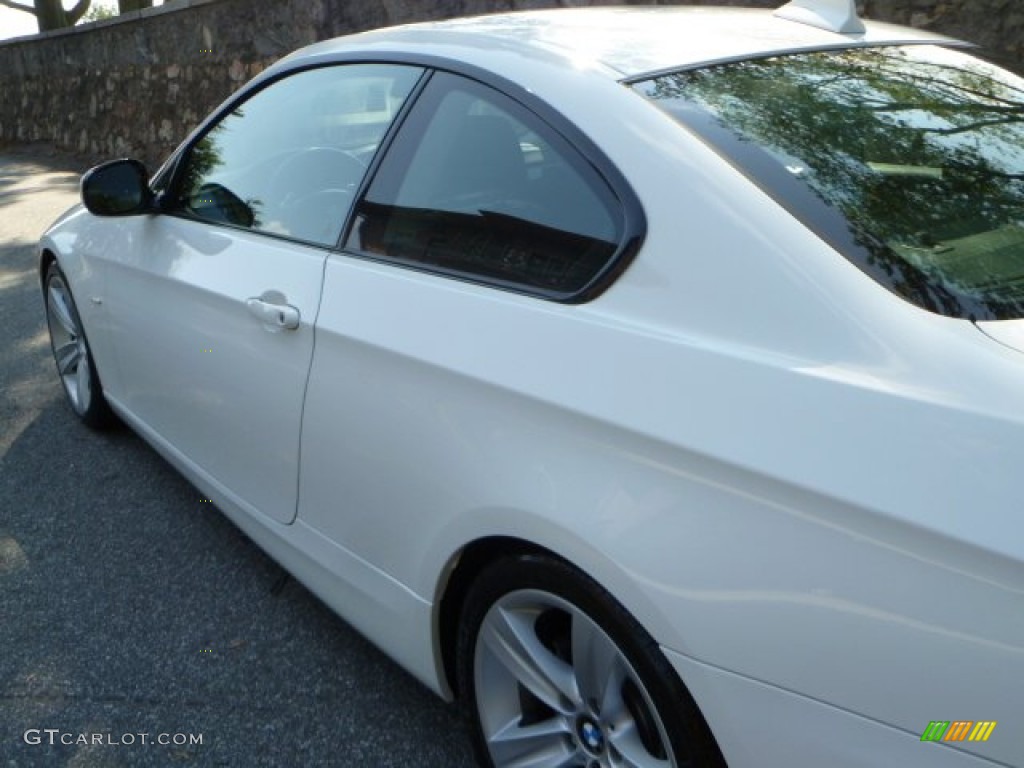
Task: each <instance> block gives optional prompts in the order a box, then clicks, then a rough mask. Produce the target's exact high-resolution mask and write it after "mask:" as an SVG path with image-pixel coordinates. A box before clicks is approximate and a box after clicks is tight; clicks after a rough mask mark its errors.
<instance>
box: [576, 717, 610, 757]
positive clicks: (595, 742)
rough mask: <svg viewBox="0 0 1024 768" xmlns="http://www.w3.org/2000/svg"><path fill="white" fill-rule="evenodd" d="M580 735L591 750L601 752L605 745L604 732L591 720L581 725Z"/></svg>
mask: <svg viewBox="0 0 1024 768" xmlns="http://www.w3.org/2000/svg"><path fill="white" fill-rule="evenodd" d="M580 736H582V738H583V744H584V746H586V748H587V749H589V750H590V751H591V752H600V751H601V749H602V748H603V747H604V734H603V733H601V729H600V728H598V727H597V726H596V725H594V724H593V723H592V722H590V721H589V720H587V721H585V722H584V723H583V725H582V726H581V727H580Z"/></svg>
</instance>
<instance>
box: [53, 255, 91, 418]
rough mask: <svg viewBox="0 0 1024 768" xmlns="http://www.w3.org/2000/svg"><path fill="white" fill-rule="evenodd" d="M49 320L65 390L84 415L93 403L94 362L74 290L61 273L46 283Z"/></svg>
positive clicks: (73, 406)
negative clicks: (76, 306)
mask: <svg viewBox="0 0 1024 768" xmlns="http://www.w3.org/2000/svg"><path fill="white" fill-rule="evenodd" d="M46 320H47V324H48V325H49V328H50V345H51V347H52V348H53V356H54V358H55V359H56V360H57V371H58V373H59V374H60V380H61V383H62V384H63V385H64V391H65V392H67V395H68V400H70V401H71V407H72V408H74V409H75V413H77V414H79V415H82V414H84V413H85V412H86V411H88V410H89V406H90V404H91V403H92V365H91V363H90V361H89V348H88V347H87V346H86V344H85V336H83V335H82V328H81V326H80V325H79V321H78V315H77V314H76V312H75V310H74V304H73V299H72V298H71V292H70V291H69V290H68V287H67V284H65V282H64V278H63V277H62V276H61V275H60V274H55V275H53V276H52V277H51V278H50V280H49V282H48V283H47V286H46Z"/></svg>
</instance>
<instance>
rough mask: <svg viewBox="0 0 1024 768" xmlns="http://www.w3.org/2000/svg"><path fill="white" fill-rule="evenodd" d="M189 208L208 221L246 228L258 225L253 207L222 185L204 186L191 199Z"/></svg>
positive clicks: (211, 184)
mask: <svg viewBox="0 0 1024 768" xmlns="http://www.w3.org/2000/svg"><path fill="white" fill-rule="evenodd" d="M188 206H189V208H191V209H192V212H193V213H195V214H196V215H198V216H201V217H202V218H204V219H207V220H208V221H223V222H224V223H225V224H234V225H235V226H236V227H246V228H251V227H252V225H253V224H255V223H256V213H255V211H253V209H252V207H251V206H250V205H249V204H248V203H246V202H245V201H244V200H242V199H241V198H240V197H238V195H236V194H235V193H234V192H232V191H231V190H230V189H228V188H227V187H225V186H224V185H222V184H215V183H207V184H203V186H201V187H200V188H199V191H197V192H196V193H195V194H194V195H192V196H191V197H190V198H189V200H188Z"/></svg>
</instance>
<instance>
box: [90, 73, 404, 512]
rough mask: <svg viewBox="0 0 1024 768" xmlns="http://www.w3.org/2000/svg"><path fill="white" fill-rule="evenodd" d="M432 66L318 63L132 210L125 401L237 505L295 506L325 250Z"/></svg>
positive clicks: (217, 133) (268, 91)
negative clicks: (148, 203)
mask: <svg viewBox="0 0 1024 768" xmlns="http://www.w3.org/2000/svg"><path fill="white" fill-rule="evenodd" d="M419 75H420V70H418V69H416V68H414V67H404V66H388V65H377V64H352V65H335V66H326V67H320V68H315V69H307V70H304V71H300V72H297V73H294V74H290V75H288V76H286V77H284V78H282V79H278V80H276V81H274V82H272V83H271V84H270V85H268V86H266V87H265V88H263V89H261V90H259V91H257V92H256V93H255V94H254V95H252V96H250V97H248V98H245V99H243V100H242V101H241V102H240V103H238V104H236V105H234V106H233V107H232V108H231V109H230V110H229V111H227V112H226V114H224V115H223V116H222V117H221V118H220V119H219V120H217V121H216V122H214V123H213V124H212V125H211V126H210V127H209V129H208V130H206V131H205V132H204V134H203V135H202V136H201V137H200V138H199V139H198V140H197V141H196V142H195V143H194V144H193V145H192V146H191V147H190V148H189V149H188V150H187V151H186V152H185V153H184V154H183V156H182V158H181V161H180V162H179V164H178V171H177V172H176V175H175V178H174V179H173V180H172V181H171V183H170V187H169V190H168V192H167V194H166V197H165V201H164V209H165V211H166V214H165V215H163V214H162V215H156V216H147V217H138V218H135V219H131V220H126V224H125V229H124V237H125V239H126V240H127V242H128V247H125V248H123V249H118V251H117V253H116V254H111V255H108V256H107V257H106V259H105V262H106V264H105V266H106V271H107V275H106V281H105V282H106V296H105V298H104V304H105V307H106V313H107V315H108V319H109V322H110V326H111V328H112V333H113V336H114V339H115V342H114V348H115V349H116V354H117V357H118V364H119V365H118V367H119V369H120V370H121V371H122V373H123V376H122V377H121V382H120V387H119V391H118V392H117V393H116V394H115V397H116V398H117V399H118V401H119V404H120V405H121V406H122V407H123V409H125V410H127V411H128V412H129V413H130V415H131V416H133V417H134V418H135V419H137V420H138V422H140V424H139V425H138V426H140V427H141V428H142V429H143V430H144V431H146V432H147V436H149V437H150V438H151V439H155V440H156V441H158V442H159V443H160V444H161V447H163V448H165V449H169V452H170V453H171V454H172V455H174V456H175V458H177V459H178V460H179V461H183V462H184V463H185V464H186V465H187V466H188V469H190V470H191V471H192V472H193V473H196V474H198V475H199V476H200V477H202V478H203V479H204V480H206V481H207V482H210V483H212V484H213V485H214V487H216V488H217V489H218V490H219V491H220V492H221V493H222V494H225V495H226V497H227V498H228V499H230V500H231V501H232V502H233V503H235V504H238V505H240V506H242V507H243V508H246V509H248V510H249V511H250V512H252V511H258V512H260V513H262V514H265V515H267V516H269V517H270V518H272V519H274V520H277V521H279V522H282V523H289V522H291V521H292V519H293V518H294V515H295V510H296V495H297V484H298V457H299V431H300V426H301V414H302V405H303V398H304V392H305V386H306V378H307V375H308V372H309V367H310V361H311V358H312V354H313V324H314V321H315V318H316V314H317V310H318V306H319V302H320V295H321V287H322V280H323V270H324V264H325V259H326V255H327V252H328V251H329V250H330V249H331V248H333V247H335V246H336V242H337V239H338V237H339V235H340V233H341V230H342V226H343V225H344V222H345V219H346V216H347V215H348V212H349V208H350V207H351V203H352V200H353V196H354V194H355V191H356V189H357V187H358V186H359V183H360V182H361V180H362V178H363V176H364V174H365V171H366V167H367V165H368V163H369V162H370V160H371V159H372V157H373V155H374V153H375V151H376V149H377V146H378V144H379V143H380V141H381V140H382V138H383V136H384V134H385V133H386V131H387V129H388V127H389V126H390V124H391V122H392V120H393V119H394V117H395V115H396V114H397V113H398V111H399V110H400V108H401V105H402V103H403V102H404V101H405V99H406V97H407V96H408V94H409V92H410V91H411V90H412V88H413V86H414V85H415V83H416V81H417V79H418V77H419Z"/></svg>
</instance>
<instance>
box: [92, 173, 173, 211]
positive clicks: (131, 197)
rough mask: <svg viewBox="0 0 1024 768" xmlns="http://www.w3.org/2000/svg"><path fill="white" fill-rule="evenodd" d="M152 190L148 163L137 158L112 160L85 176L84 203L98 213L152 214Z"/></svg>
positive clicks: (153, 207)
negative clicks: (147, 167) (145, 163)
mask: <svg viewBox="0 0 1024 768" xmlns="http://www.w3.org/2000/svg"><path fill="white" fill-rule="evenodd" d="M153 200H154V195H153V190H151V189H150V188H149V174H148V173H147V172H146V166H144V165H143V164H142V163H140V162H139V161H138V160H113V161H111V162H109V163H104V164H103V165H97V166H96V167H95V168H93V169H91V170H90V171H88V172H86V174H85V175H84V176H83V177H82V202H83V203H85V207H86V208H88V209H89V212H90V213H93V214H95V215H97V216H134V215H137V214H140V213H152V212H154V211H155V210H156V207H155V205H154V204H153Z"/></svg>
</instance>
